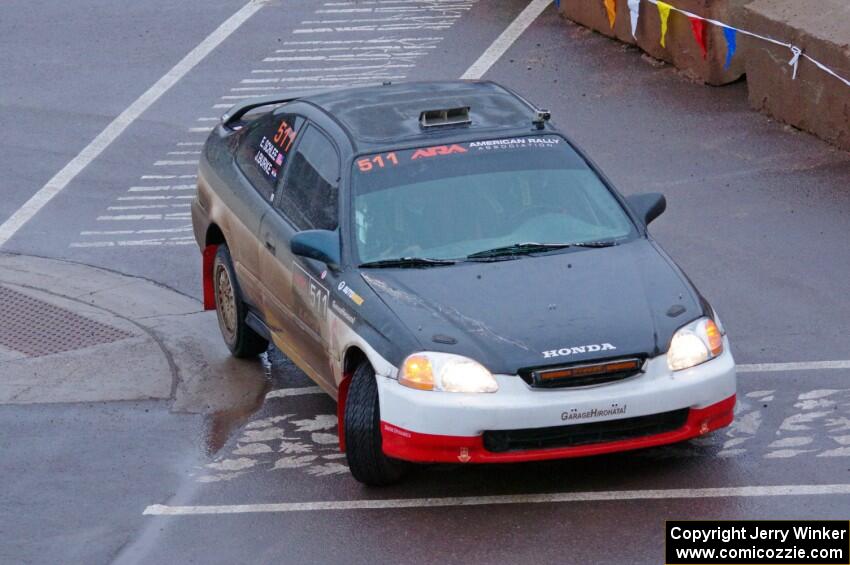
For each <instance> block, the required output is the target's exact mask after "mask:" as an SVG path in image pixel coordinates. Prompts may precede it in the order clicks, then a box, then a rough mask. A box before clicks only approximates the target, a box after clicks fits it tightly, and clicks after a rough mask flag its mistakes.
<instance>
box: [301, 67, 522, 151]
mask: <svg viewBox="0 0 850 565" xmlns="http://www.w3.org/2000/svg"><path fill="white" fill-rule="evenodd" d="M298 100H299V101H302V102H307V103H310V104H312V105H314V106H316V107H318V108H320V109H322V110H323V111H324V112H325V113H327V114H328V115H329V116H330V117H332V118H333V119H334V120H335V121H336V122H337V123H339V125H340V126H342V128H343V129H345V130H346V132H347V133H348V135H349V136H350V138H351V139H352V140H353V141H354V143H355V145H356V146H357V148H358V149H372V150H377V149H379V148H380V147H382V146H388V145H392V146H393V147H398V146H400V145H402V144H409V143H411V142H413V141H416V140H425V141H426V142H427V143H431V142H434V141H438V140H440V139H442V138H447V137H457V136H458V134H459V133H461V135H463V136H464V137H481V136H482V135H484V134H491V135H492V134H493V133H496V134H497V135H498V133H499V132H505V133H515V132H516V130H523V131H530V130H531V127H532V120H533V119H534V118H535V117H536V110H535V108H534V107H533V106H532V105H531V104H529V103H528V102H527V101H526V100H524V99H522V98H521V97H519V96H518V95H517V94H515V93H514V92H512V91H510V90H508V89H506V88H504V87H502V86H500V85H498V84H496V83H494V82H489V81H464V80H452V81H429V82H404V83H397V84H384V85H379V86H367V87H357V88H345V89H339V90H332V91H323V92H317V93H308V94H305V95H303V96H299V97H298ZM467 106H468V107H469V117H470V120H471V123H469V124H466V125H463V126H440V127H433V128H428V129H427V130H425V129H423V128H422V127H421V126H420V122H419V118H420V115H421V113H422V112H424V111H427V110H442V109H449V108H462V107H467ZM435 138H436V139H435Z"/></svg>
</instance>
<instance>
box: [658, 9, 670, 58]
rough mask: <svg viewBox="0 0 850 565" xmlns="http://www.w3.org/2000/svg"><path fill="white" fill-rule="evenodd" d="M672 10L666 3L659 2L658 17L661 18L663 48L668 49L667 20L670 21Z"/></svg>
mask: <svg viewBox="0 0 850 565" xmlns="http://www.w3.org/2000/svg"><path fill="white" fill-rule="evenodd" d="M670 8H672V6H671V5H670V4H667V3H666V2H661V0H658V16H659V17H660V18H661V47H667V20H668V19H670Z"/></svg>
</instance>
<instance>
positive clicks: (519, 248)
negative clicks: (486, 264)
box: [466, 240, 617, 259]
mask: <svg viewBox="0 0 850 565" xmlns="http://www.w3.org/2000/svg"><path fill="white" fill-rule="evenodd" d="M614 245H617V242H616V241H613V240H609V241H583V242H579V243H534V242H526V243H514V244H512V245H505V246H504V247H495V248H493V249H486V250H484V251H478V252H476V253H472V254H470V255H467V256H466V258H467V259H485V258H489V257H505V256H510V255H529V254H531V253H542V252H545V251H553V250H555V249H566V248H568V247H612V246H614Z"/></svg>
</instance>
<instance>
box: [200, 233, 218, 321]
mask: <svg viewBox="0 0 850 565" xmlns="http://www.w3.org/2000/svg"><path fill="white" fill-rule="evenodd" d="M216 253H218V245H217V244H216V245H207V246H206V247H204V252H203V265H202V266H201V278H202V279H203V286H204V310H215V288H214V287H213V263H214V262H215V254H216Z"/></svg>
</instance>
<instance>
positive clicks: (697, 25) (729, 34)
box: [555, 0, 850, 86]
mask: <svg viewBox="0 0 850 565" xmlns="http://www.w3.org/2000/svg"><path fill="white" fill-rule="evenodd" d="M641 1H643V2H648V3H650V4H655V5H656V6H657V7H658V15H659V17H660V18H661V46H662V47H666V46H667V45H666V43H667V41H666V38H667V21H668V20H669V18H670V11H671V10H672V11H674V12H679V13H680V14H682V15H684V16H687V17H688V19H690V21H691V30H692V31H693V34H694V39H695V40H696V42H697V43H698V44H699V46H700V49H701V50H702V55H703V58H706V57H707V56H708V48H707V45H706V35H705V24H706V22H708V23H710V24H712V25H715V26H718V27H722V28H723V36H724V37H725V38H726V65H725V68H726V69H728V68H729V66H730V65H731V64H732V58H733V57H734V56H735V50H736V49H737V47H738V46H737V39H738V33H739V32H740V33H742V34H744V35H747V36H749V37H754V38H756V39H760V40H762V41H767V42H768V43H773V44H774V45H780V46H782V47H787V48H788V49H790V50H791V60H790V61H788V64H789V65H790V66H791V67H792V74H791V77H792V78H794V79H796V78H797V69H798V67H799V66H800V59H805V60H807V61H810V62H812V63H813V64H814V65H815V66H816V67H817V68H819V69H820V70H822V71H824V72H825V73H829V74H830V75H832V76H834V77H835V78H837V79H838V80H840V81H841V82H843V83H844V84H846V85H847V86H850V79H848V78H845V77H843V76H841V75H839V74H838V73H837V72H835V71H834V70H832V69H830V68H829V67H827V66H826V65H824V64H823V63H821V62H820V61H818V60H817V59H815V58H814V57H812V56H810V55H808V54H807V53H804V52H803V50H802V48H800V47H798V46H796V45H793V44H791V43H785V42H784V41H779V40H778V39H774V38H772V37H765V36H763V35H759V34H757V33H753V32H751V31H747V30H745V29H738V28H734V27H731V26H729V25H728V24H724V23H723V22H719V21H717V20H712V19H710V18H705V17H703V16H700V15H698V14H694V13H692V12H688V11H687V10H683V9H681V8H676V7H675V6H671V5H670V4H668V3H667V2H662V0H628V6H629V16H630V18H631V25H632V37H634V38H635V40H637V25H638V19H639V17H640V15H639V14H640V3H641ZM604 2H605V9H606V10H607V12H608V21H609V23H610V24H611V27H612V28H613V27H614V22H615V20H616V18H617V10H616V8H617V4H616V0H604ZM555 3H556V4H560V0H555Z"/></svg>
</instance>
